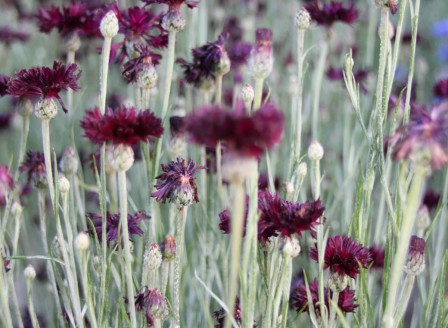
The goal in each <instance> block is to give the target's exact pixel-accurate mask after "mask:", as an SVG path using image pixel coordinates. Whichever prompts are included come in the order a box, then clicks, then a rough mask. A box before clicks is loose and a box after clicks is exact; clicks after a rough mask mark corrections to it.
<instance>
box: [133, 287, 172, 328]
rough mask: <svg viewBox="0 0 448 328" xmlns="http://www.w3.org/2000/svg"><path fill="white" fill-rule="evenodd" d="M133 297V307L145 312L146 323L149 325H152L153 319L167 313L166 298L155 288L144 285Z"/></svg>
mask: <svg viewBox="0 0 448 328" xmlns="http://www.w3.org/2000/svg"><path fill="white" fill-rule="evenodd" d="M134 299H135V309H136V310H137V311H141V312H144V313H145V317H146V324H147V325H148V326H149V327H152V326H153V325H154V319H160V318H163V317H164V316H166V315H167V314H168V305H167V301H166V298H165V296H163V295H162V293H160V292H159V290H157V289H156V288H154V289H151V288H148V287H146V286H145V287H143V288H142V290H141V291H140V292H139V293H138V294H137V295H135V298H134Z"/></svg>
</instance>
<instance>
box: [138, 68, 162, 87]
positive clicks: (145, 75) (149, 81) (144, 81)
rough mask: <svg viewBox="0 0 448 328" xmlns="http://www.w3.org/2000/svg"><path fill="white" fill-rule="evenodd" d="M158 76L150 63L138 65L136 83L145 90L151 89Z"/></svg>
mask: <svg viewBox="0 0 448 328" xmlns="http://www.w3.org/2000/svg"><path fill="white" fill-rule="evenodd" d="M158 79H159V76H158V75H157V71H156V69H155V67H154V65H152V64H145V65H142V66H141V67H140V69H139V70H138V72H137V85H138V86H139V87H140V88H142V89H145V90H149V89H152V88H154V87H155V86H156V84H157V81H158Z"/></svg>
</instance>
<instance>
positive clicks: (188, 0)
mask: <svg viewBox="0 0 448 328" xmlns="http://www.w3.org/2000/svg"><path fill="white" fill-rule="evenodd" d="M142 1H143V2H144V3H146V4H147V5H150V4H153V3H159V4H163V5H167V6H169V10H171V11H180V7H181V6H182V5H183V4H186V5H187V6H188V8H194V7H196V6H197V5H198V4H199V0H142Z"/></svg>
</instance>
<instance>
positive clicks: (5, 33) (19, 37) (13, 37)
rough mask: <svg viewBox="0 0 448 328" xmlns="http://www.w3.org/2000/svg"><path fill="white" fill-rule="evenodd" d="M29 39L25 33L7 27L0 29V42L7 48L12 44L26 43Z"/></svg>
mask: <svg viewBox="0 0 448 328" xmlns="http://www.w3.org/2000/svg"><path fill="white" fill-rule="evenodd" d="M29 37H30V36H29V35H28V34H27V33H24V32H20V31H14V30H12V29H11V28H9V27H8V26H3V27H0V42H2V43H4V44H5V45H7V46H9V45H10V44H11V43H14V42H26V41H28V39H29Z"/></svg>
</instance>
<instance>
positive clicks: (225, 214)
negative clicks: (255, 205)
mask: <svg viewBox="0 0 448 328" xmlns="http://www.w3.org/2000/svg"><path fill="white" fill-rule="evenodd" d="M248 214H249V196H247V195H246V205H245V207H244V224H243V236H245V235H246V223H247V216H248ZM218 216H219V229H220V230H221V231H222V232H223V233H224V234H226V235H228V234H230V233H231V232H232V223H231V222H232V219H231V213H230V210H229V209H225V210H224V211H222V212H220V213H219V214H218Z"/></svg>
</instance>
